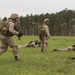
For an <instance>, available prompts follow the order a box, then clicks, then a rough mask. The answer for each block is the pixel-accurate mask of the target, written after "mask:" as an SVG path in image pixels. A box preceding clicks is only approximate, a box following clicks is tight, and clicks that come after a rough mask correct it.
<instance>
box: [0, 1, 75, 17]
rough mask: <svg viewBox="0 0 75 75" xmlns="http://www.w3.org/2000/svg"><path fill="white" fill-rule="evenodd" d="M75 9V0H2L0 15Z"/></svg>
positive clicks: (7, 15)
mask: <svg viewBox="0 0 75 75" xmlns="http://www.w3.org/2000/svg"><path fill="white" fill-rule="evenodd" d="M65 8H67V9H71V10H75V0H0V17H1V18H3V17H9V16H10V15H11V14H12V13H14V12H15V13H18V14H19V15H20V16H21V15H23V16H26V15H27V14H31V13H32V14H42V13H55V12H59V11H61V10H63V9H65Z"/></svg>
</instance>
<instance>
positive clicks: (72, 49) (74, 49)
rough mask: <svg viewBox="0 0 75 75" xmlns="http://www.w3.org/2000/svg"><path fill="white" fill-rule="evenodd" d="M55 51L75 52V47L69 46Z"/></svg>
mask: <svg viewBox="0 0 75 75" xmlns="http://www.w3.org/2000/svg"><path fill="white" fill-rule="evenodd" d="M53 50H54V51H75V45H72V46H69V47H67V48H63V49H62V48H55V49H53Z"/></svg>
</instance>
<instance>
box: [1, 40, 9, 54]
mask: <svg viewBox="0 0 75 75" xmlns="http://www.w3.org/2000/svg"><path fill="white" fill-rule="evenodd" d="M7 48H8V45H7V43H5V42H4V41H3V40H1V43H0V55H2V54H3V53H4V52H6V51H7Z"/></svg>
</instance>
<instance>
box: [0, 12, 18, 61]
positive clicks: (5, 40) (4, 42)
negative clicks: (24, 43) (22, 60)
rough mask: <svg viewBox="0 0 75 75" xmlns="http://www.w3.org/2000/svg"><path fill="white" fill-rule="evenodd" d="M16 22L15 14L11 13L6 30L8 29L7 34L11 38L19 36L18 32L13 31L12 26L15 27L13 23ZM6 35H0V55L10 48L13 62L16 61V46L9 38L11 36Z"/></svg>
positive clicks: (16, 16)
mask: <svg viewBox="0 0 75 75" xmlns="http://www.w3.org/2000/svg"><path fill="white" fill-rule="evenodd" d="M13 19H14V20H13ZM17 21H18V15H17V14H16V13H13V14H12V15H11V17H10V21H9V22H8V29H9V32H8V34H11V35H12V36H13V35H18V34H19V32H17V31H15V30H14V25H15V22H17ZM8 34H6V35H4V34H2V33H1V35H0V40H1V45H0V55H1V54H3V53H4V52H6V51H7V48H8V46H10V47H11V48H12V51H13V54H14V58H15V60H18V48H17V45H16V44H15V43H14V40H13V39H12V38H11V35H8Z"/></svg>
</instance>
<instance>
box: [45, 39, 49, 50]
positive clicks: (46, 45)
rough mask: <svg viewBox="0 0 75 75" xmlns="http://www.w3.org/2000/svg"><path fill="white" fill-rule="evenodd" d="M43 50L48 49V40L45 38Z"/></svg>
mask: <svg viewBox="0 0 75 75" xmlns="http://www.w3.org/2000/svg"><path fill="white" fill-rule="evenodd" d="M45 51H48V40H45Z"/></svg>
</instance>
